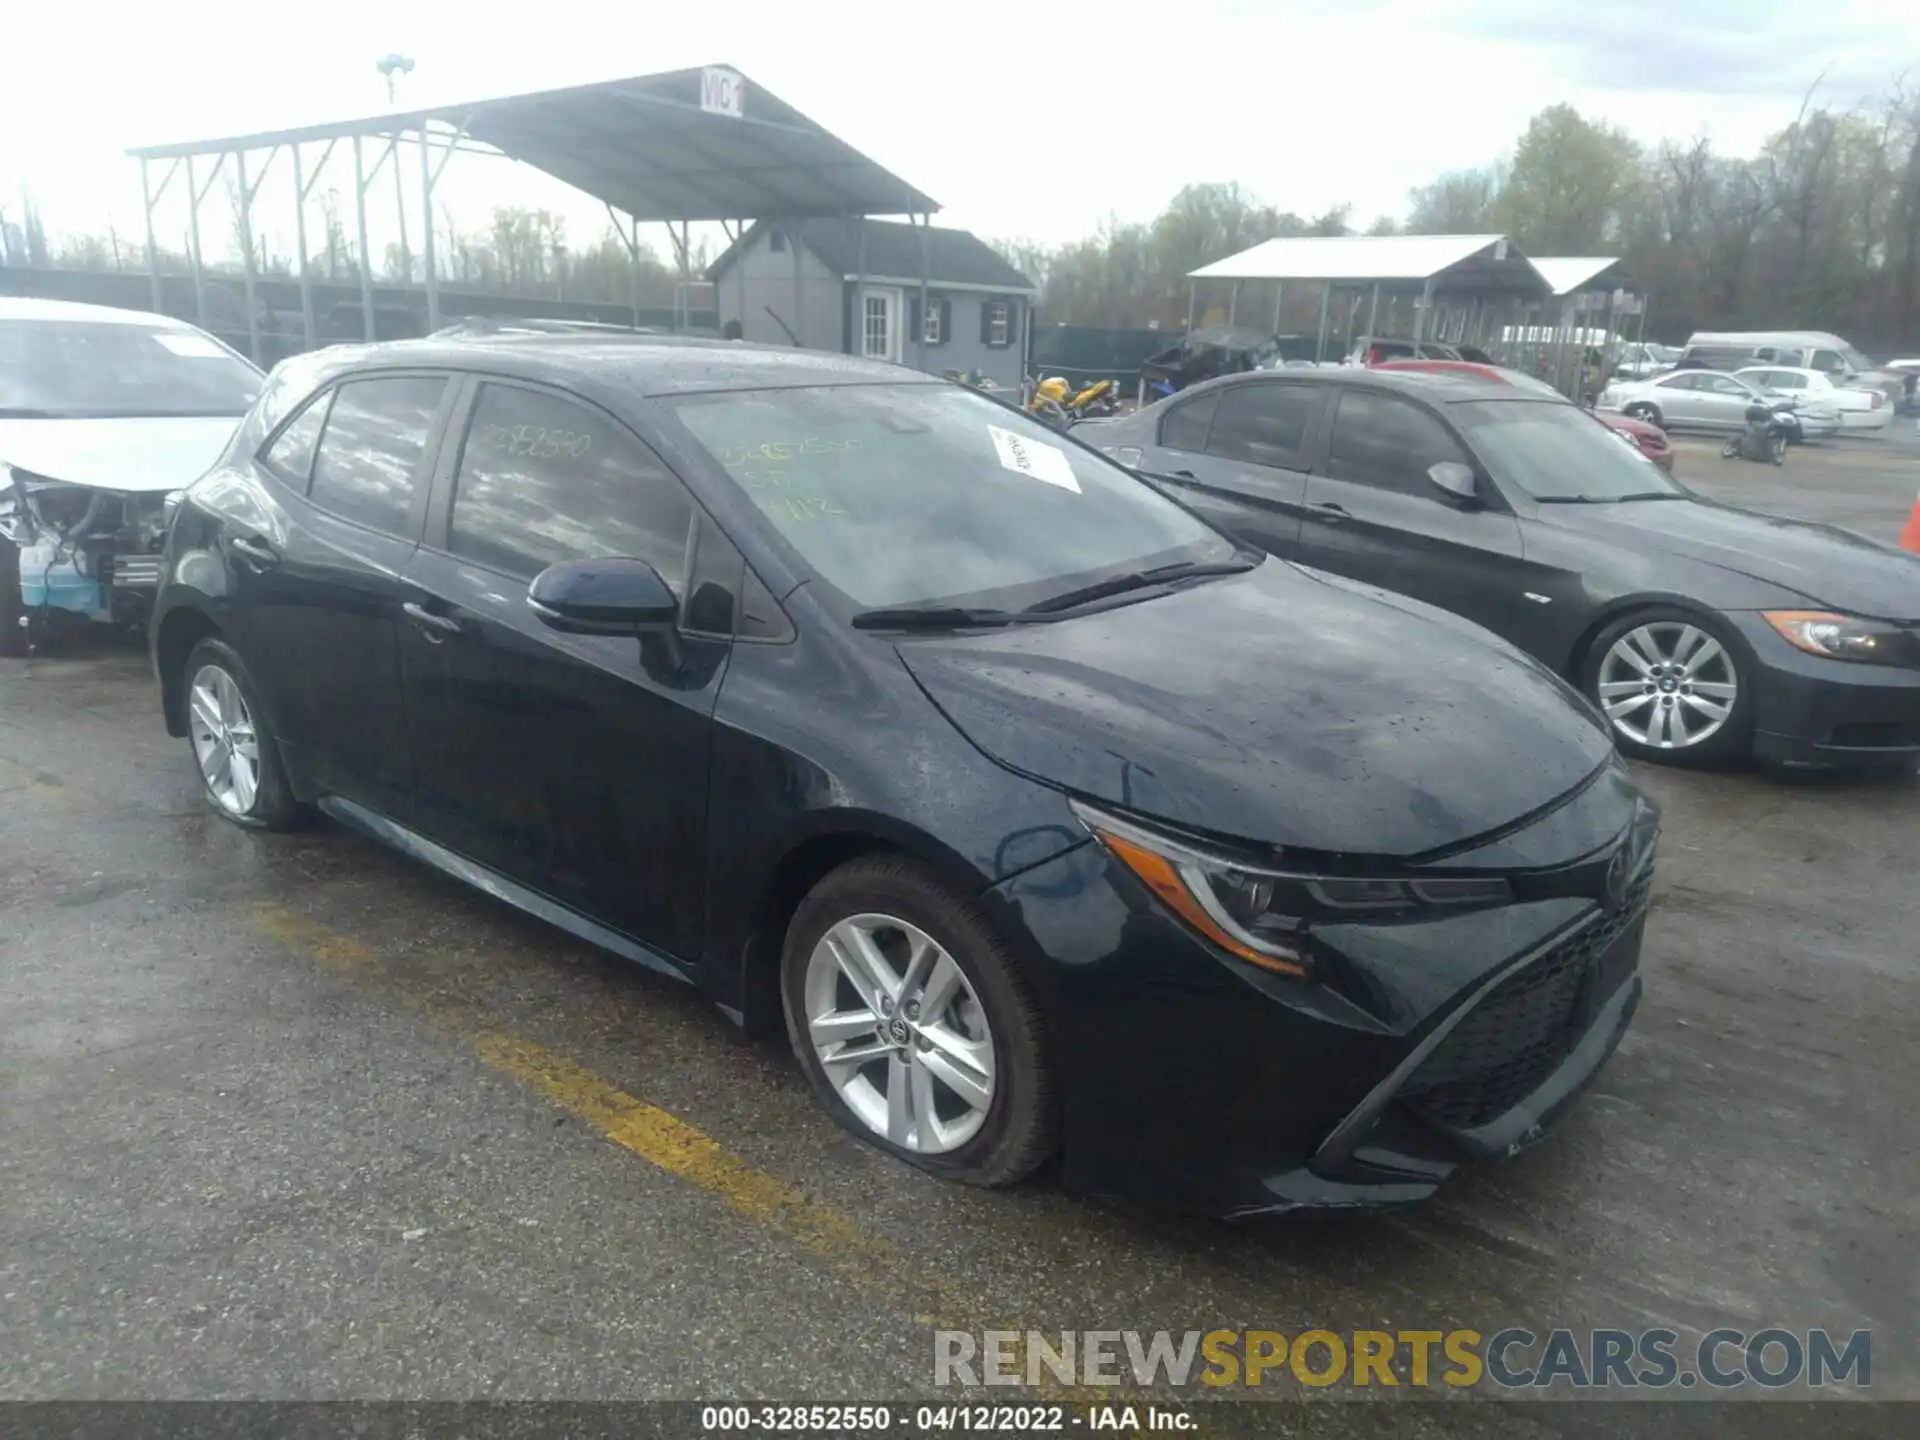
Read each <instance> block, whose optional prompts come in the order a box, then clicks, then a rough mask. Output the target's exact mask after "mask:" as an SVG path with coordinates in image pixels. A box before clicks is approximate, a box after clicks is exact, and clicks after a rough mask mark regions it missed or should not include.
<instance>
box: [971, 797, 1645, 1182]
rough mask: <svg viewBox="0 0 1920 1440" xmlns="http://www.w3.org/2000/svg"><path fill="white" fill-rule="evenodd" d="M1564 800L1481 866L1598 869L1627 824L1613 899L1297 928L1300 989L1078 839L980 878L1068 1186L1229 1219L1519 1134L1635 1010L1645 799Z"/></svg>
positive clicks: (1608, 1046) (1511, 1143)
mask: <svg viewBox="0 0 1920 1440" xmlns="http://www.w3.org/2000/svg"><path fill="white" fill-rule="evenodd" d="M1563 808H1564V809H1567V810H1574V809H1578V810H1581V811H1583V812H1585V813H1583V814H1580V815H1574V816H1568V815H1554V816H1550V817H1548V818H1547V819H1544V820H1542V821H1540V822H1538V823H1537V824H1536V826H1534V827H1530V829H1529V831H1522V832H1519V833H1518V834H1517V835H1515V836H1509V837H1507V839H1505V840H1503V841H1502V842H1500V843H1499V845H1498V846H1495V847H1489V848H1488V850H1487V851H1486V852H1484V855H1485V859H1484V863H1485V864H1486V865H1487V866H1488V867H1489V868H1493V867H1495V866H1500V867H1501V868H1505V866H1506V865H1511V864H1514V863H1515V862H1516V860H1518V861H1519V862H1520V863H1524V864H1528V865H1532V864H1534V863H1535V862H1536V861H1544V862H1545V863H1547V864H1548V865H1551V866H1562V867H1565V868H1564V869H1563V870H1562V871H1560V872H1556V873H1573V871H1574V870H1580V872H1581V873H1583V874H1584V873H1586V872H1585V869H1584V867H1587V866H1592V865H1596V864H1597V865H1600V866H1601V868H1602V869H1604V868H1605V864H1606V863H1610V857H1611V856H1613V855H1615V854H1617V853H1620V851H1621V847H1623V846H1624V845H1625V844H1626V840H1627V836H1628V835H1629V834H1630V833H1631V832H1633V831H1635V829H1636V825H1635V816H1636V815H1638V816H1640V817H1642V820H1641V823H1640V824H1639V826H1638V827H1637V828H1638V833H1639V834H1640V835H1641V837H1642V839H1641V842H1640V848H1639V849H1638V850H1637V851H1636V855H1637V856H1638V859H1639V862H1640V869H1639V872H1638V873H1637V874H1636V875H1635V876H1634V877H1633V883H1632V885H1631V887H1630V888H1629V890H1628V891H1627V893H1626V894H1624V895H1619V894H1616V896H1615V899H1616V901H1617V902H1618V903H1617V904H1615V905H1614V908H1611V909H1609V908H1607V905H1606V904H1605V903H1603V902H1600V901H1597V900H1595V899H1594V898H1591V897H1589V896H1587V895H1584V894H1581V895H1560V896H1557V897H1554V898H1541V899H1532V900H1522V901H1520V902H1518V903H1515V904H1512V905H1508V906H1505V907H1502V908H1499V909H1493V910H1482V911H1478V912H1473V913H1470V914H1464V915H1449V916H1446V917H1445V918H1441V919H1435V920H1431V921H1428V920H1421V921H1418V922H1413V923H1409V922H1405V921H1401V922H1397V923H1396V922H1379V921H1376V922H1372V923H1367V924H1347V925H1344V926H1339V927H1331V928H1326V929H1322V930H1317V931H1316V932H1315V945H1316V956H1317V959H1316V970H1315V978H1314V979H1313V980H1311V981H1303V980H1295V979H1290V978H1287V977H1283V976H1279V975H1273V974H1269V973H1267V972H1265V971H1261V970H1258V969H1256V968H1255V967H1252V966H1248V965H1244V964H1241V963H1240V962H1239V961H1237V960H1233V959H1231V958H1230V957H1227V956H1225V955H1224V954H1222V953H1221V952H1219V951H1217V950H1215V949H1214V948H1213V947H1212V946H1210V945H1208V944H1206V943H1205V942H1204V941H1202V940H1201V939H1199V938H1198V937H1197V936H1196V935H1194V934H1193V932H1191V931H1190V930H1188V929H1187V928H1186V927H1185V926H1184V925H1183V924H1181V923H1180V922H1179V921H1177V920H1175V919H1174V918H1172V917H1171V916H1170V915H1168V914H1167V912H1166V911H1165V910H1164V909H1162V908H1161V906H1160V904H1159V902H1158V901H1157V900H1155V899H1154V898H1153V897H1152V896H1151V895H1150V894H1149V893H1148V892H1147V891H1146V889H1145V887H1144V886H1142V885H1141V884H1140V883H1139V882H1138V881H1137V880H1136V879H1135V878H1134V877H1133V875H1132V873H1131V872H1130V871H1128V870H1126V869H1125V867H1123V866H1121V865H1120V864H1119V862H1118V861H1116V860H1114V859H1113V858H1112V857H1111V856H1110V855H1109V854H1108V853H1107V852H1106V851H1105V849H1103V848H1102V847H1101V846H1099V845H1098V844H1097V843H1094V844H1088V845H1084V846H1081V847H1080V848H1078V849H1076V850H1074V851H1072V852H1070V853H1069V854H1067V855H1064V856H1060V857H1058V858H1056V859H1055V860H1053V861H1051V862H1049V863H1047V864H1045V865H1042V866H1040V867H1037V868H1036V869H1035V870H1033V871H1029V872H1027V873H1025V874H1023V875H1020V876H1017V877H1015V878H1014V879H1012V880H1009V881H1007V882H1004V883H1003V884H1002V885H1001V886H999V887H997V888H996V889H995V890H994V891H992V892H990V894H989V902H990V904H991V905H992V906H993V907H994V908H995V910H996V911H997V913H996V916H995V918H996V920H997V921H998V922H999V923H1000V924H1001V925H1002V926H1003V927H1006V928H1009V929H1017V931H1018V933H1020V934H1021V936H1022V938H1023V940H1027V941H1030V942H1031V943H1032V945H1033V946H1034V948H1035V950H1036V952H1038V953H1036V955H1035V959H1036V962H1037V963H1038V964H1039V966H1040V967H1041V969H1042V970H1043V971H1044V973H1046V974H1047V975H1048V976H1049V989H1050V990H1051V992H1052V999H1053V1001H1054V1004H1053V1006H1052V1008H1053V1010H1054V1013H1055V1016H1056V1038H1057V1040H1058V1042H1059V1045H1060V1049H1061V1052H1062V1063H1061V1081H1062V1091H1061V1098H1062V1106H1063V1115H1062V1120H1063V1129H1064V1142H1065V1144H1064V1152H1065V1153H1064V1171H1065V1176H1066V1179H1067V1181H1068V1182H1069V1183H1070V1184H1072V1185H1073V1186H1075V1187H1076V1188H1079V1189H1084V1190H1089V1191H1093V1192H1096V1193H1106V1194H1118V1195H1124V1196H1126V1197H1128V1198H1131V1199H1135V1200H1143V1201H1147V1202H1150V1203H1155V1204H1165V1205H1171V1206H1175V1207H1178V1208H1183V1209H1193V1210H1202V1211H1206V1212H1209V1213H1213V1214H1225V1215H1234V1216H1244V1215H1254V1214H1265V1213H1276V1212H1282V1211H1290V1210H1302V1209H1324V1208H1347V1207H1355V1206H1379V1205H1392V1204H1404V1203H1408V1202H1413V1201H1418V1200H1422V1199H1425V1198H1426V1197H1427V1196H1429V1195H1431V1194H1432V1193H1433V1192H1434V1190H1435V1189H1436V1188H1437V1187H1438V1186H1439V1184H1440V1183H1441V1182H1442V1181H1443V1180H1445V1179H1446V1177H1447V1176H1448V1175H1449V1174H1451V1173H1452V1171H1453V1170H1454V1169H1455V1168H1456V1167H1457V1166H1458V1165H1459V1164H1461V1163H1463V1162H1465V1161H1469V1160H1474V1159H1479V1158H1484V1157H1488V1156H1493V1155H1503V1154H1510V1153H1513V1152H1514V1151H1516V1150H1519V1149H1521V1148H1524V1147H1525V1146H1527V1145H1529V1144H1531V1143H1533V1142H1534V1141H1536V1140H1538V1139H1539V1138H1540V1137H1541V1136H1542V1135H1544V1134H1545V1133H1546V1132H1547V1130H1548V1129H1549V1127H1550V1126H1551V1125H1552V1124H1553V1122H1554V1121H1555V1119H1557V1118H1558V1116H1559V1115H1560V1114H1561V1113H1562V1112H1563V1111H1565V1110H1566V1108H1567V1107H1568V1106H1569V1105H1570V1104H1572V1102H1573V1101H1574V1099H1575V1098H1576V1097H1577V1096H1578V1095H1579V1094H1580V1092H1581V1091H1582V1090H1583V1089H1584V1088H1585V1087H1586V1085H1587V1084H1588V1083H1589V1082H1590V1081H1591V1079H1592V1078H1593V1076H1594V1075H1595V1074H1596V1072H1597V1071H1598V1070H1599V1069H1600V1067H1601V1066H1602V1065H1603V1064H1604V1063H1605V1061H1606V1059H1607V1057H1608V1056H1609V1055H1611V1054H1612V1053H1613V1050H1614V1048H1615V1047H1616V1046H1617V1045H1618V1044H1619V1041H1620V1037H1621V1036H1622V1034H1624V1032H1625V1030H1626V1027H1627V1025H1628V1023H1629V1022H1630V1020H1631V1018H1632V1015H1633V1011H1634V1008H1635V1006H1636V1005H1637V1004H1638V1002H1639V997H1640V981H1639V975H1638V969H1639V956H1640V948H1641V942H1642V934H1643V930H1644V923H1645V911H1646V904H1647V896H1648V893H1649V889H1650V886H1651V879H1652V865H1651V843H1650V838H1649V837H1650V836H1651V833H1652V832H1651V830H1650V829H1648V828H1647V826H1648V825H1649V824H1651V823H1652V821H1651V820H1650V819H1647V818H1646V817H1650V816H1652V814H1653V812H1652V811H1651V807H1647V806H1645V804H1644V802H1637V804H1636V801H1635V800H1634V798H1633V792H1632V790H1631V787H1630V786H1628V785H1627V784H1626V782H1625V780H1624V778H1620V777H1618V776H1617V775H1616V774H1615V773H1614V772H1611V771H1610V772H1608V778H1607V779H1606V780H1605V781H1603V782H1602V783H1600V784H1596V785H1595V786H1593V787H1590V789H1589V791H1588V792H1587V793H1586V794H1583V795H1582V796H1581V797H1579V798H1577V799H1576V800H1574V801H1571V802H1569V804H1568V806H1566V807H1563ZM1616 822H1617V823H1616ZM1609 826H1612V827H1614V828H1612V829H1607V827H1609ZM1603 829H1607V834H1608V837H1609V838H1607V839H1606V840H1605V841H1604V842H1603V843H1602V844H1601V845H1600V846H1599V847H1598V848H1597V849H1596V848H1594V846H1593V844H1592V842H1593V839H1594V836H1595V832H1596V831H1598V830H1603ZM1530 831H1532V832H1538V833H1530ZM1549 832H1551V833H1549ZM1576 837H1578V838H1576ZM1576 844H1577V845H1580V846H1583V847H1584V849H1583V850H1582V851H1581V853H1579V855H1578V856H1577V857H1575V856H1572V855H1569V854H1565V853H1560V854H1552V853H1549V852H1550V851H1551V850H1553V849H1554V848H1555V847H1563V846H1573V845H1576ZM1530 850H1531V853H1529V851H1530ZM1496 852H1497V853H1496ZM1576 859H1577V863H1574V862H1575V861H1576ZM1449 863H1453V864H1459V863H1461V861H1460V859H1459V857H1455V858H1454V859H1453V860H1452V861H1450V862H1449ZM1467 863H1474V862H1472V861H1468V862H1467Z"/></svg>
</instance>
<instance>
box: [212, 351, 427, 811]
mask: <svg viewBox="0 0 1920 1440" xmlns="http://www.w3.org/2000/svg"><path fill="white" fill-rule="evenodd" d="M449 389H450V383H449V379H448V377H447V376H445V375H441V374H419V373H404V374H386V373H383V374H379V375H362V376H358V377H350V378H347V379H344V380H342V381H341V382H340V383H338V384H337V385H335V386H333V387H332V388H331V389H329V390H327V391H324V392H322V393H321V394H320V395H318V396H317V397H315V399H314V400H313V401H311V402H310V403H309V404H308V405H307V406H306V407H304V408H303V409H302V410H301V411H300V413H299V414H298V415H296V416H294V417H293V418H292V419H291V420H290V421H288V422H287V424H286V425H285V426H284V427H283V428H282V429H281V430H280V431H279V433H278V434H277V435H276V436H274V437H273V438H272V439H270V440H269V441H268V443H267V444H266V445H265V446H264V447H263V448H262V450H261V453H260V455H259V458H258V459H256V460H255V461H254V464H255V466H256V469H257V470H258V471H259V472H261V473H260V475H259V477H258V478H261V479H262V480H263V481H269V482H270V483H263V484H262V485H261V486H260V488H259V491H258V494H259V495H260V496H261V497H262V498H263V500H270V501H271V502H272V504H271V506H270V507H269V506H266V505H264V504H263V506H261V507H260V512H259V514H258V515H254V514H253V513H252V511H251V509H243V508H239V507H235V506H231V505H229V506H225V507H223V508H224V509H225V512H226V513H225V519H224V522H223V528H224V531H225V533H224V536H223V544H224V545H225V546H226V548H227V552H228V558H229V570H230V573H231V574H232V576H233V585H234V591H235V593H234V595H233V597H232V604H231V606H230V607H229V609H230V610H231V612H232V613H233V614H234V615H235V616H236V617H238V618H239V619H240V620H241V621H242V623H243V629H242V633H241V634H240V635H239V636H238V637H237V643H238V644H239V646H240V648H241V653H242V654H243V655H244V656H245V658H246V660H247V663H248V666H249V667H250V668H252V669H253V670H254V671H255V673H256V675H257V676H258V677H259V678H260V681H261V684H262V685H263V687H264V688H265V690H266V692H267V694H268V697H269V701H270V703H271V705H272V709H273V714H274V719H275V722H276V724H277V726H278V728H279V731H280V738H281V742H282V744H283V745H285V746H286V747H287V748H288V751H289V753H288V756H287V760H288V764H289V766H290V767H291V768H292V769H293V770H294V771H295V773H296V774H298V775H300V776H301V777H302V779H303V781H304V782H305V784H306V785H307V786H311V787H312V788H314V789H317V790H320V791H322V792H325V793H327V794H332V795H338V796H343V797H345V798H347V799H350V800H355V801H358V802H359V803H361V804H363V805H366V806H368V807H370V808H372V809H374V810H377V811H379V812H381V813H382V814H386V815H390V816H395V817H402V816H404V815H405V814H406V813H407V811H408V807H409V804H410V800H411V792H412V772H411V767H410V764H409V756H408V752H407V735H406V719H405V712H404V709H403V707H402V705H401V702H400V695H399V630H398V623H397V622H398V619H399V614H400V603H401V597H400V572H401V571H402V569H404V568H405V566H406V563H407V560H408V557H410V556H411V555H412V554H413V550H414V546H415V544H416V542H417V538H418V535H419V533H420V524H421V520H422V518H423V516H424V514H425V510H426V500H427V488H428V487H427V476H428V474H429V472H430V468H431V465H432V462H433V437H434V435H435V434H436V431H437V427H438V425H439V423H440V420H441V417H442V415H443V413H444V406H445V404H446V400H447V396H448V391H449ZM256 522H257V523H256Z"/></svg>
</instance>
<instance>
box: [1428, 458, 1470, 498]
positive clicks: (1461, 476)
mask: <svg viewBox="0 0 1920 1440" xmlns="http://www.w3.org/2000/svg"><path fill="white" fill-rule="evenodd" d="M1427 478H1428V479H1429V480H1431V481H1432V482H1433V483H1434V487H1435V488H1436V489H1437V490H1439V491H1440V493H1441V494H1442V495H1444V496H1446V497H1447V499H1448V501H1449V502H1450V503H1452V504H1455V505H1458V506H1459V507H1460V508H1461V509H1463V510H1464V509H1467V508H1469V507H1471V506H1474V505H1478V504H1479V503H1480V486H1479V482H1477V481H1476V480H1475V479H1474V477H1473V467H1472V466H1471V465H1462V464H1461V463H1460V462H1459V461H1458V460H1441V461H1438V462H1436V463H1435V464H1432V465H1429V466H1428V467H1427Z"/></svg>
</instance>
